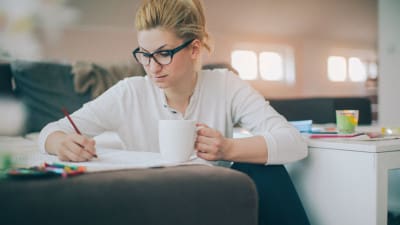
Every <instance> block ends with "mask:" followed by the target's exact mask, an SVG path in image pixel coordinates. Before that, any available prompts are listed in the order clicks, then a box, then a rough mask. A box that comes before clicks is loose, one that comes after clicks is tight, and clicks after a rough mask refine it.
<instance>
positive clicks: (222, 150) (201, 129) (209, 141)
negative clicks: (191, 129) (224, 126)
mask: <svg viewBox="0 0 400 225" xmlns="http://www.w3.org/2000/svg"><path fill="white" fill-rule="evenodd" d="M196 126H197V127H198V131H197V139H196V145H195V148H196V150H197V156H198V157H200V158H202V159H205V160H209V161H215V160H226V159H227V157H226V156H227V153H228V152H229V150H230V147H231V141H230V139H228V138H225V137H224V136H223V135H222V134H221V133H220V132H219V131H217V130H215V129H213V128H210V127H208V126H207V125H206V124H203V123H198V124H196Z"/></svg>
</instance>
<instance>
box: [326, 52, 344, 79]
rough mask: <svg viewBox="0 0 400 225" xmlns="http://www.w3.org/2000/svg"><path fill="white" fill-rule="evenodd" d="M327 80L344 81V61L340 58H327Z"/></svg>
mask: <svg viewBox="0 0 400 225" xmlns="http://www.w3.org/2000/svg"><path fill="white" fill-rule="evenodd" d="M328 78H329V80H331V81H345V80H346V59H345V58H344V57H340V56H329V58H328Z"/></svg>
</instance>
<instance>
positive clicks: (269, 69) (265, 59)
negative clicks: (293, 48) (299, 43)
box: [259, 52, 283, 80]
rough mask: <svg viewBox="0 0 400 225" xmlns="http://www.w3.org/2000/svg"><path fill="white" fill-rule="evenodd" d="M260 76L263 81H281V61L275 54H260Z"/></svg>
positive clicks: (280, 57) (278, 55)
mask: <svg viewBox="0 0 400 225" xmlns="http://www.w3.org/2000/svg"><path fill="white" fill-rule="evenodd" d="M259 61H260V66H259V67H260V75H261V78H262V79H264V80H283V59H282V56H281V55H280V54H278V53H276V52H261V53H260V56H259Z"/></svg>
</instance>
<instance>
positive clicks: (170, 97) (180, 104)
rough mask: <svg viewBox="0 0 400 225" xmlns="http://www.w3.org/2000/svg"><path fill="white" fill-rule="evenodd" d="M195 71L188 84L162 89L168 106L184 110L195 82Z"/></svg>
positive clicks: (180, 110) (182, 111)
mask: <svg viewBox="0 0 400 225" xmlns="http://www.w3.org/2000/svg"><path fill="white" fill-rule="evenodd" d="M197 77H198V76H197V73H196V74H195V75H194V76H193V78H192V80H191V81H190V84H189V85H188V84H185V85H181V87H176V88H168V89H165V90H164V93H165V97H166V100H167V103H168V105H169V106H170V107H172V108H174V109H176V110H178V111H179V112H181V113H184V112H185V111H186V108H187V106H188V105H189V102H190V98H191V97H192V95H193V93H194V90H195V88H196V83H197Z"/></svg>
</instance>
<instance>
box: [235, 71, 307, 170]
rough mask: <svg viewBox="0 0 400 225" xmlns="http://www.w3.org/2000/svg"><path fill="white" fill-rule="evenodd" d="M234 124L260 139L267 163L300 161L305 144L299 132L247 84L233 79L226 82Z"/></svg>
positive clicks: (305, 151)
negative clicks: (262, 140)
mask: <svg viewBox="0 0 400 225" xmlns="http://www.w3.org/2000/svg"><path fill="white" fill-rule="evenodd" d="M228 82H229V87H230V91H231V94H230V95H231V101H232V105H231V108H232V114H233V118H234V120H235V121H234V123H235V124H239V125H240V126H241V127H243V128H245V129H247V130H248V131H250V132H251V133H252V134H253V135H260V136H263V137H264V139H265V142H266V145H267V151H268V159H267V164H285V163H289V162H293V161H297V160H300V159H303V158H305V157H306V156H307V154H308V148H307V143H306V141H305V140H304V138H303V137H302V135H301V134H300V132H299V131H298V130H297V129H296V128H295V127H293V126H292V125H291V124H290V123H289V122H288V121H287V120H286V119H285V118H284V117H283V116H282V115H280V114H279V113H278V112H277V111H276V110H275V109H274V108H273V107H272V106H271V105H270V104H269V102H268V101H266V100H265V99H264V97H263V96H261V95H260V94H259V93H258V92H257V91H256V90H254V89H253V88H252V87H251V86H250V85H249V84H248V83H246V82H244V81H242V80H240V79H239V78H237V77H232V78H230V79H229V81H228Z"/></svg>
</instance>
